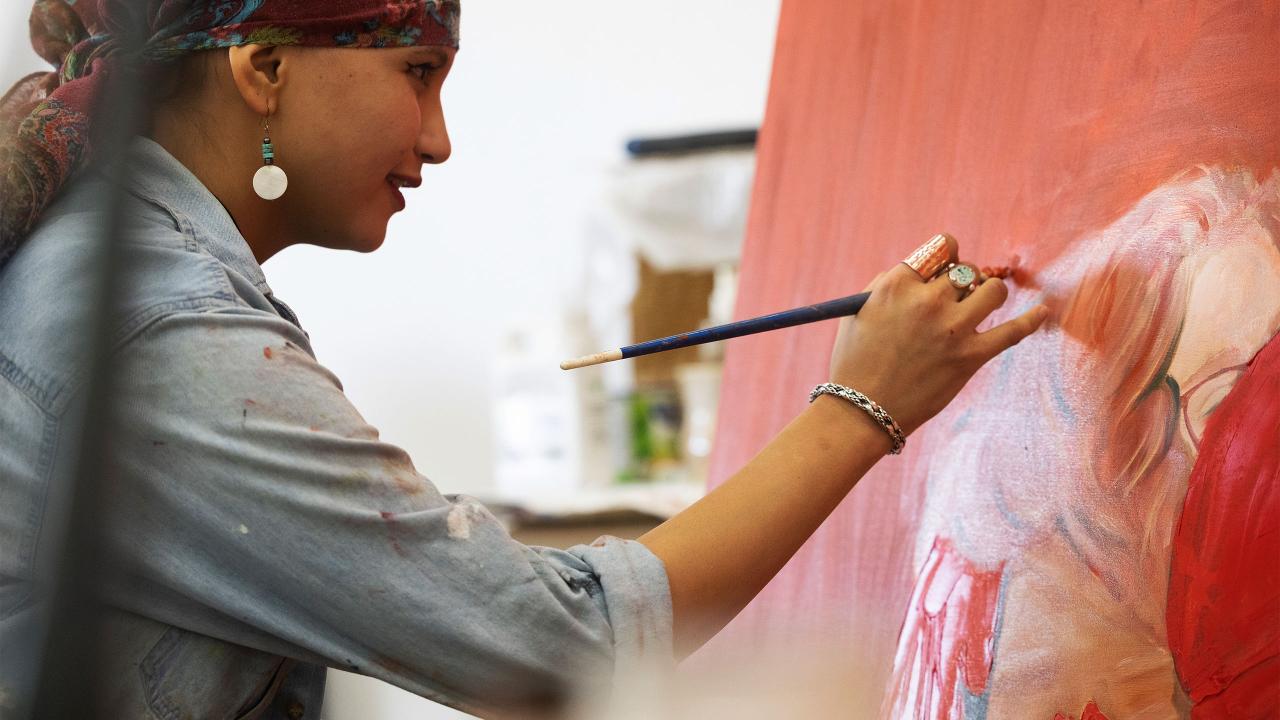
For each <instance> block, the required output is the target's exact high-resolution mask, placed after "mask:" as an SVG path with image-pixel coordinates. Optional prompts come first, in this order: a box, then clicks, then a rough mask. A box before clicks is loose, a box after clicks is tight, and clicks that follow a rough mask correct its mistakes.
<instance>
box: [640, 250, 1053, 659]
mask: <svg viewBox="0 0 1280 720" xmlns="http://www.w3.org/2000/svg"><path fill="white" fill-rule="evenodd" d="M946 243H947V244H946V246H945V247H942V246H939V247H937V248H936V250H937V251H938V252H937V254H936V255H935V256H934V257H933V258H932V260H933V261H934V266H935V267H937V266H938V265H939V264H943V265H945V263H946V261H947V260H948V259H950V260H952V261H954V260H955V259H956V243H955V240H952V239H950V238H948V239H947V241H946ZM915 259H916V258H915V257H914V256H913V261H914V260H915ZM926 272H928V274H929V275H932V272H931V271H927V270H926ZM871 290H872V291H873V292H872V295H871V300H870V301H868V302H867V304H866V306H865V307H863V308H862V312H861V313H859V314H858V317H857V319H847V320H845V321H844V324H843V325H842V326H841V328H840V334H839V336H838V337H837V339H836V347H835V352H834V353H833V355H832V358H831V380H832V381H834V382H837V383H840V384H842V385H847V386H849V387H852V388H853V389H855V390H858V391H861V392H863V393H865V394H866V395H868V396H869V397H870V398H871V399H872V400H874V401H876V402H877V403H880V404H881V405H883V406H884V408H885V409H886V410H888V411H889V413H890V414H891V415H893V416H894V418H895V419H896V420H897V422H898V424H899V425H901V426H902V429H903V431H904V432H910V431H912V430H914V429H915V428H917V427H919V426H920V425H921V424H922V423H924V421H926V420H928V419H929V418H930V417H932V416H933V415H934V414H936V413H937V412H938V411H939V410H941V409H942V408H943V406H945V405H946V404H947V402H948V401H950V400H951V399H952V398H953V397H955V395H956V393H957V392H959V391H960V388H961V387H962V386H963V385H964V384H965V382H966V381H967V380H968V379H969V378H970V377H971V376H972V375H973V373H974V372H976V371H977V369H978V368H979V367H982V364H983V363H985V362H986V361H988V360H990V359H991V358H993V357H995V356H996V355H997V354H999V353H1000V351H1002V350H1004V349H1005V348H1007V347H1009V346H1011V345H1013V344H1015V343H1017V342H1018V341H1019V340H1021V339H1022V338H1024V337H1026V336H1027V335H1029V334H1030V333H1031V332H1033V331H1034V330H1035V329H1036V328H1037V327H1039V326H1040V323H1042V322H1043V321H1044V310H1043V309H1041V308H1035V309H1033V310H1031V311H1030V312H1028V313H1027V314H1025V315H1023V316H1022V317H1020V318H1018V319H1017V320H1013V321H1011V322H1008V323H1005V324H1004V325H1000V326H998V327H995V328H992V329H991V330H988V331H987V332H983V333H979V332H977V331H976V330H975V328H976V327H977V326H978V323H980V322H982V320H983V319H984V318H986V317H987V316H988V315H990V314H991V312H992V311H993V310H995V309H996V308H997V307H1000V305H1001V304H1002V303H1003V302H1004V300H1005V297H1006V296H1007V294H1008V291H1007V290H1006V288H1005V286H1004V283H1002V282H1001V281H999V280H988V281H987V282H985V283H984V284H983V285H982V286H981V287H979V288H978V289H977V290H975V291H974V292H973V294H971V295H969V296H968V297H967V298H964V299H963V300H962V299H961V297H962V296H963V295H964V293H963V292H962V291H960V290H956V289H955V288H954V287H952V286H951V283H950V282H949V281H948V280H947V279H945V278H941V279H938V280H934V281H932V282H930V283H925V282H924V280H922V279H921V278H920V276H919V275H917V274H916V272H915V271H914V270H912V269H911V268H909V267H907V266H906V265H900V266H898V267H895V268H894V269H892V270H890V271H888V272H887V273H884V274H883V275H881V276H880V277H878V278H876V281H875V282H874V283H872V285H871ZM844 418H850V419H852V421H851V422H844V421H843V419H844ZM890 446H891V443H890V442H889V437H888V435H887V434H886V433H885V432H884V431H883V430H882V429H881V428H880V427H879V426H878V425H877V424H876V423H875V422H874V421H872V420H871V418H870V416H868V415H867V414H866V413H864V412H862V411H861V410H859V409H858V408H856V407H853V405H851V404H850V403H847V402H845V401H843V400H840V399H839V398H833V397H829V396H824V397H821V398H818V399H817V400H816V401H815V402H814V403H813V404H812V405H810V406H809V407H807V408H806V409H805V411H804V412H802V413H800V415H799V416H798V417H796V419H794V420H792V421H791V423H790V424H788V425H787V427H785V428H784V429H783V430H782V432H781V433H779V434H778V436H777V437H775V438H774V439H773V440H772V441H771V442H770V443H769V444H768V445H767V446H765V448H764V449H763V450H761V451H760V453H759V454H757V455H756V456H755V457H754V458H752V459H751V461H750V462H749V463H747V465H746V466H745V467H743V468H742V469H741V470H739V471H738V472H737V473H735V474H734V475H733V477H731V478H729V479H728V480H727V481H725V482H724V484H722V485H720V486H719V487H717V488H716V489H715V490H713V491H712V492H711V493H710V494H709V495H707V496H706V497H705V498H703V499H701V500H699V501H698V502H696V503H694V504H693V505H692V506H691V507H689V508H688V509H686V510H685V511H684V512H682V513H680V514H679V515H676V516H675V517H674V518H671V519H670V520H668V521H667V522H665V523H663V524H662V525H659V526H658V527H657V528H655V529H654V530H652V531H650V532H649V533H647V534H645V535H644V537H642V538H640V542H642V543H644V544H645V545H646V546H648V547H649V549H650V550H652V551H653V552H654V554H655V555H657V556H658V557H659V558H660V559H661V560H662V562H663V564H664V565H665V567H666V569H667V579H668V581H669V582H670V587H671V607H672V612H673V617H674V623H675V625H674V627H675V650H676V656H677V657H684V656H685V655H687V654H688V653H690V652H692V651H693V650H694V649H696V648H697V647H698V646H700V645H701V644H702V643H704V642H706V640H707V638H710V637H711V636H712V635H714V634H715V633H716V632H718V631H719V630H720V628H721V627H723V626H724V624H725V623H726V622H728V621H729V619H730V618H732V617H733V616H734V615H736V614H738V612H739V611H740V610H742V608H743V607H745V606H746V604H747V603H748V602H750V600H751V598H753V597H755V595H756V593H758V592H759V591H760V588H762V587H764V586H765V583H767V582H769V579H770V578H772V577H773V576H774V574H775V573H777V572H778V570H779V569H780V568H782V566H783V565H784V564H786V562H787V560H788V559H790V558H791V556H792V555H793V554H794V553H795V552H796V550H798V549H799V548H800V546H801V545H803V544H804V542H805V540H807V539H808V538H809V536H810V535H811V534H813V531H814V530H816V529H817V528H818V526H819V525H820V524H821V523H822V521H823V520H824V519H826V517H827V516H828V515H829V514H830V513H831V511H832V510H833V509H834V508H835V507H836V506H837V505H839V504H840V502H841V501H842V500H844V498H845V496H846V495H848V493H849V490H850V489H852V488H853V486H854V484H855V483H857V482H858V480H859V479H860V478H861V477H862V476H863V475H864V474H866V472H867V471H868V470H870V469H871V467H872V466H873V465H875V463H876V462H878V461H879V460H880V459H881V458H883V457H884V455H885V453H886V452H888V451H889V448H890Z"/></svg>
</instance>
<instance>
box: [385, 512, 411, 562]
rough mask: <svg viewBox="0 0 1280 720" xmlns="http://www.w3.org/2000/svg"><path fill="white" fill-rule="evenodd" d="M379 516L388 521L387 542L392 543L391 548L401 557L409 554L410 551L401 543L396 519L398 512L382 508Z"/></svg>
mask: <svg viewBox="0 0 1280 720" xmlns="http://www.w3.org/2000/svg"><path fill="white" fill-rule="evenodd" d="M378 516H379V517H381V518H382V519H383V521H384V522H386V523H387V542H389V543H391V549H392V550H395V551H396V554H397V555H399V556H400V557H406V556H408V553H407V552H405V549H404V546H403V545H401V544H400V537H399V535H400V530H399V528H398V527H397V525H398V522H397V520H396V514H395V513H393V512H388V511H386V510H382V511H380V512H379V513H378Z"/></svg>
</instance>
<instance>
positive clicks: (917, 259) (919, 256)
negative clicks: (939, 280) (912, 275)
mask: <svg viewBox="0 0 1280 720" xmlns="http://www.w3.org/2000/svg"><path fill="white" fill-rule="evenodd" d="M949 239H950V238H949V237H948V236H947V235H945V234H942V233H939V234H937V235H934V236H933V237H931V238H929V242H926V243H925V244H923V245H921V246H920V247H918V248H916V251H915V252H913V253H911V254H910V255H909V256H907V259H906V260H903V261H902V262H903V264H905V265H906V266H907V267H909V268H911V269H912V270H915V271H916V274H917V275H919V276H920V279H921V280H923V281H925V282H929V281H930V280H932V279H933V278H934V276H936V275H937V274H938V273H939V272H940V271H941V270H942V269H944V268H945V267H946V266H947V263H949V262H951V252H950V250H949V249H948V247H947V241H948V240H949Z"/></svg>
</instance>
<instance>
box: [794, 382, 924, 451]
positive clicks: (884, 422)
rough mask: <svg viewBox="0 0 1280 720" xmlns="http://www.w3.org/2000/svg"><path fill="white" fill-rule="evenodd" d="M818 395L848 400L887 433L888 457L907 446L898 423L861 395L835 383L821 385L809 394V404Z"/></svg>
mask: <svg viewBox="0 0 1280 720" xmlns="http://www.w3.org/2000/svg"><path fill="white" fill-rule="evenodd" d="M819 395H835V396H836V397H838V398H841V399H844V400H848V401H849V402H851V403H853V404H854V405H857V406H858V407H859V408H861V409H862V410H864V411H865V412H866V413H867V414H868V415H870V416H871V417H872V419H874V420H875V421H876V422H877V423H879V425H880V427H882V428H884V431H885V432H887V433H889V439H890V440H893V448H892V449H890V450H889V454H890V455H898V454H900V453H901V452H902V448H903V447H905V446H906V444H907V437H906V436H905V435H903V434H902V428H900V427H898V423H896V422H894V420H893V417H891V416H890V415H889V413H888V412H885V409H884V408H882V407H880V406H879V405H877V404H876V403H875V402H874V401H873V400H872V399H871V398H869V397H867V396H866V395H863V394H862V393H860V392H858V391H857V390H854V389H853V388H847V387H845V386H843V385H837V384H835V383H822V384H821V385H819V386H818V387H816V388H814V389H813V392H811V393H809V402H813V401H814V400H817V399H818V396H819Z"/></svg>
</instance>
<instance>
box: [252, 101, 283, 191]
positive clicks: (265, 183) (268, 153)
mask: <svg viewBox="0 0 1280 720" xmlns="http://www.w3.org/2000/svg"><path fill="white" fill-rule="evenodd" d="M288 187H289V176H288V175H285V174H284V170H281V169H280V166H279V165H276V151H275V148H274V147H273V146H272V145H271V126H270V125H268V123H267V118H263V119H262V167H260V168H258V172H256V173H254V175H253V191H254V192H256V193H258V197H260V198H262V199H263V200H275V199H277V198H279V197H280V196H281V195H284V191H285V190H286V189H288Z"/></svg>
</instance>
